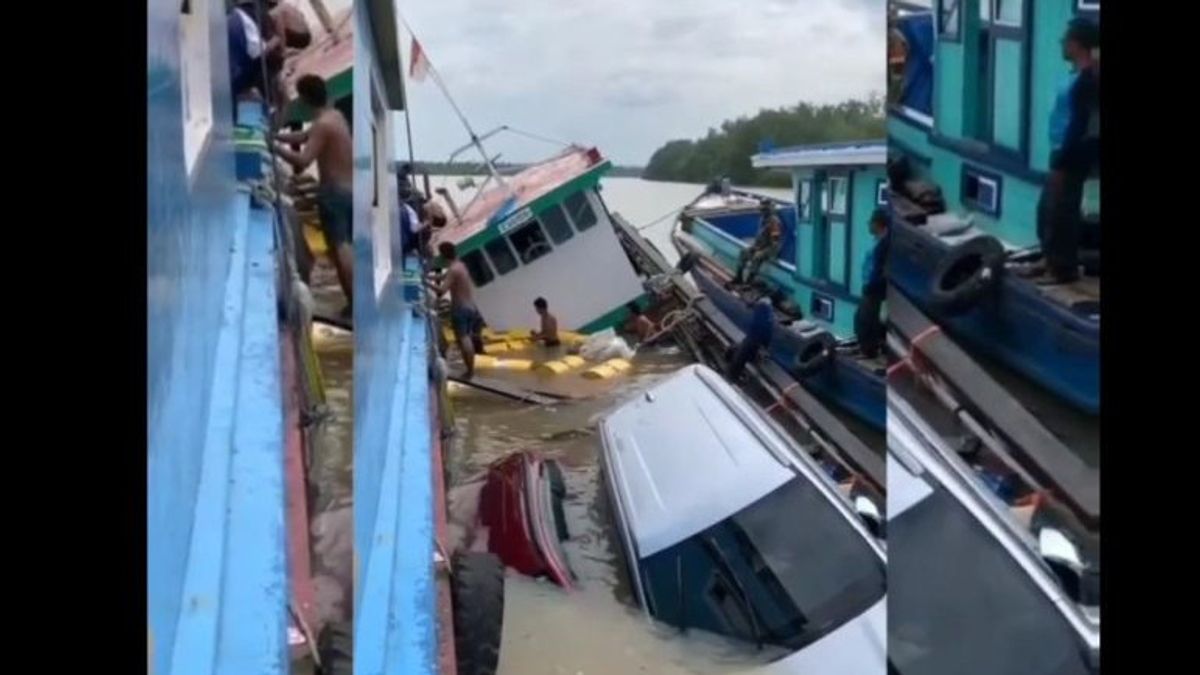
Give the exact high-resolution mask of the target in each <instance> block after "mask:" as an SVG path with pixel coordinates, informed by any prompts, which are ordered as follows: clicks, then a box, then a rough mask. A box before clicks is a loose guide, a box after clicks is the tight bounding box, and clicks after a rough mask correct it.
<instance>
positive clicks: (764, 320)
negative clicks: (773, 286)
mask: <svg viewBox="0 0 1200 675" xmlns="http://www.w3.org/2000/svg"><path fill="white" fill-rule="evenodd" d="M779 297H780V293H779V291H774V292H773V293H771V294H770V296H766V295H764V296H762V297H761V298H759V299H758V300H757V301H755V303H754V312H753V314H751V316H750V325H749V326H748V327H747V328H746V337H744V338H742V342H741V344H739V345H738V346H737V348H736V349H735V350H734V352H733V356H732V357H731V358H730V360H729V367H728V368H727V369H726V371H725V375H726V377H727V378H728V379H729V381H730V382H737V380H738V378H739V377H741V375H742V371H743V370H745V368H746V364H747V363H749V362H750V360H751V359H753V358H754V357H755V356H757V355H758V350H760V349H765V348H767V347H768V346H770V344H771V335H772V334H773V333H774V329H775V310H774V308H773V307H772V305H773V303H774V302H776V301H777V300H778V299H779Z"/></svg>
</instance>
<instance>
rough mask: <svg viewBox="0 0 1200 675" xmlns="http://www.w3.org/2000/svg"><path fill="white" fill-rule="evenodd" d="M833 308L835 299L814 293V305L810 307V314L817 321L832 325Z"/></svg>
mask: <svg viewBox="0 0 1200 675" xmlns="http://www.w3.org/2000/svg"><path fill="white" fill-rule="evenodd" d="M833 306H834V304H833V298H830V297H826V296H824V295H821V294H820V293H813V296H812V303H811V306H810V307H809V313H810V314H812V315H813V317H815V318H817V319H820V320H822V321H827V322H830V323H832V322H833Z"/></svg>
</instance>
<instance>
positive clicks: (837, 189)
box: [829, 177, 846, 216]
mask: <svg viewBox="0 0 1200 675" xmlns="http://www.w3.org/2000/svg"><path fill="white" fill-rule="evenodd" d="M829 213H830V214H832V215H838V216H841V215H845V214H846V179H845V178H841V177H838V178H830V179H829Z"/></svg>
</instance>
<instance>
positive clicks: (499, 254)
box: [483, 237, 517, 274]
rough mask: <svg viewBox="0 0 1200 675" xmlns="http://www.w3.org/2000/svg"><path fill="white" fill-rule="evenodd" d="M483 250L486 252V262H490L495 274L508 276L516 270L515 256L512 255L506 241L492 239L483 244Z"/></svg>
mask: <svg viewBox="0 0 1200 675" xmlns="http://www.w3.org/2000/svg"><path fill="white" fill-rule="evenodd" d="M483 250H484V251H486V252H487V257H488V260H491V261H492V267H495V268H496V273H497V274H508V273H509V272H511V271H513V270H515V269H517V256H515V255H513V251H512V248H510V247H509V245H508V240H507V239H505V238H503V237H500V238H498V239H493V240H491V241H489V242H488V243H487V244H484V246H483Z"/></svg>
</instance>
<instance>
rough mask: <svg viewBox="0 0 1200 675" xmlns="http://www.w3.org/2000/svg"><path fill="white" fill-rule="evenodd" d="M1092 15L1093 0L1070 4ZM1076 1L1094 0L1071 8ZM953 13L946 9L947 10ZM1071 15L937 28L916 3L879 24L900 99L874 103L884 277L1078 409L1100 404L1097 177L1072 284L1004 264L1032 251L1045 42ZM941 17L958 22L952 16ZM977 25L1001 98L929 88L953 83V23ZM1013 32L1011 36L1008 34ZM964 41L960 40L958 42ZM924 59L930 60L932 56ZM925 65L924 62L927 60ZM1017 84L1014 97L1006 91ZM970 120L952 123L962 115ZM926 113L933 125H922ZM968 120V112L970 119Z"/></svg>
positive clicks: (1043, 157) (1046, 73)
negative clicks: (882, 157)
mask: <svg viewBox="0 0 1200 675" xmlns="http://www.w3.org/2000/svg"><path fill="white" fill-rule="evenodd" d="M1079 4H1080V9H1079V12H1078V13H1079V14H1080V15H1092V14H1095V15H1097V18H1098V8H1099V3H1079ZM1084 4H1089V5H1090V4H1095V8H1094V10H1095V11H1092V9H1093V8H1089V9H1088V10H1086V11H1085V10H1084V9H1083V5H1084ZM955 16H957V15H955ZM1071 16H1072V12H1070V11H1067V12H1054V13H1047V11H1044V10H1042V9H1040V8H1039V9H1038V10H1037V11H1029V12H1026V13H1025V14H1024V15H1023V16H1022V17H1020V18H1019V20H1018V23H1019V24H1025V25H1024V26H1023V27H1021V28H1017V29H1016V32H1015V33H1014V32H1013V31H1014V29H1013V28H1012V27H1011V26H1009V25H1008V24H1006V23H1004V22H1005V21H1011V20H1012V17H1008V18H1004V19H1002V18H1000V17H996V18H993V19H990V20H984V19H981V20H980V23H979V24H978V25H959V26H956V27H955V26H951V28H952V29H953V30H952V32H953V34H947V33H946V32H942V33H938V31H937V30H936V28H935V25H934V24H935V22H934V21H932V20H931V13H930V12H929V10H928V8H924V9H921V8H911V9H908V10H906V11H904V12H901V13H899V14H898V16H897V17H896V18H895V20H894V21H893V26H892V30H891V33H890V34H891V37H890V39H891V40H892V41H893V42H894V43H898V44H902V45H903V49H900V50H896V51H897V53H899V54H903V59H904V63H902V64H900V65H901V66H902V68H903V71H904V77H903V80H904V82H903V92H904V93H903V95H902V96H901V97H900V98H899V99H898V100H896V101H894V102H893V103H892V105H891V106H890V107H889V111H888V136H889V138H888V144H889V150H890V152H891V155H892V156H891V157H890V159H889V170H888V171H889V179H890V189H891V197H890V201H891V203H892V206H893V216H894V217H893V227H892V240H893V241H892V249H891V259H890V263H889V265H890V269H889V277H890V280H891V283H892V284H893V286H894V287H896V288H898V289H899V290H900V291H901V292H902V293H904V295H905V296H907V297H908V298H909V299H910V300H911V301H912V302H913V303H914V304H916V305H917V306H918V307H919V308H920V309H921V310H922V311H923V312H925V313H927V314H929V315H930V316H932V317H933V318H934V319H935V320H936V321H937V323H938V324H939V325H940V326H941V327H942V328H944V329H945V330H946V331H947V332H949V333H950V334H952V335H953V336H954V337H955V338H957V339H960V340H962V341H963V342H964V343H965V344H968V345H969V346H970V347H971V348H972V349H973V350H975V351H977V352H978V353H980V354H984V355H987V356H990V357H992V358H994V359H996V360H997V361H999V362H1001V363H1003V364H1004V365H1006V366H1008V367H1009V368H1011V369H1013V370H1016V371H1017V372H1019V373H1021V374H1022V375H1024V376H1025V377H1027V378H1029V379H1030V380H1032V381H1033V382H1036V383H1038V384H1040V385H1041V386H1042V387H1044V388H1045V389H1047V390H1049V391H1051V392H1052V393H1054V394H1055V395H1057V396H1059V397H1061V398H1062V399H1064V400H1066V401H1068V402H1069V403H1071V404H1072V405H1073V406H1075V407H1077V408H1079V409H1080V410H1083V411H1084V412H1087V413H1090V414H1098V413H1099V411H1100V256H1099V253H1100V251H1099V244H1100V216H1099V212H1100V207H1099V198H1098V197H1099V179H1098V178H1094V179H1092V180H1089V181H1088V183H1087V184H1086V185H1085V189H1084V198H1083V204H1082V208H1081V216H1082V219H1083V226H1082V229H1083V232H1082V236H1081V251H1080V261H1081V263H1082V267H1083V269H1084V274H1083V275H1082V276H1081V277H1080V278H1079V280H1077V281H1075V282H1072V283H1065V284H1058V283H1048V282H1049V280H1048V279H1041V280H1036V281H1035V280H1031V279H1029V278H1024V277H1023V275H1022V274H1019V273H1018V272H1021V271H1023V270H1024V269H1026V268H1028V267H1030V266H1031V264H1035V263H1037V262H1038V261H1040V259H1041V252H1040V247H1039V246H1038V237H1037V232H1036V229H1037V228H1036V224H1037V208H1038V197H1039V193H1040V191H1041V189H1042V186H1043V184H1044V183H1045V181H1046V177H1047V170H1048V166H1049V155H1050V148H1049V145H1048V142H1047V141H1046V140H1045V139H1047V138H1048V132H1047V128H1048V127H1047V125H1048V124H1049V112H1050V108H1049V106H1050V105H1051V103H1052V97H1049V96H1042V95H1040V93H1039V94H1038V95H1036V96H1035V95H1034V93H1035V92H1051V91H1053V90H1054V89H1055V88H1057V87H1058V86H1059V85H1060V84H1061V83H1062V82H1063V81H1064V80H1065V78H1066V77H1068V68H1067V65H1066V64H1065V63H1063V62H1062V58H1061V49H1060V48H1059V46H1058V40H1059V38H1060V36H1061V35H1062V33H1063V30H1064V29H1065V28H1066V22H1067V20H1068V19H1069V18H1071ZM953 20H954V21H959V22H961V19H959V18H956V19H953ZM966 30H971V31H978V32H979V35H980V37H981V39H982V40H983V42H981V44H982V45H985V48H984V49H983V53H985V54H988V55H989V56H987V60H989V61H992V63H990V64H987V65H985V66H984V67H983V68H982V72H985V73H987V75H986V78H987V79H989V80H991V79H992V78H999V77H1002V76H1003V77H1005V78H1008V79H1005V80H999V79H996V80H994V82H990V81H989V82H984V83H983V84H981V86H980V88H979V91H980V92H990V91H991V90H992V87H993V84H994V85H995V86H997V87H999V86H1001V85H1002V86H1003V87H1004V88H1005V90H1006V91H1015V92H1018V95H1016V96H1014V97H997V98H995V99H994V100H993V99H992V98H991V97H990V95H988V94H983V95H984V96H985V97H987V98H984V99H981V100H968V98H964V97H963V96H957V97H954V96H950V97H933V96H931V95H930V92H931V91H932V90H933V89H934V88H937V89H938V90H943V89H944V90H947V91H948V90H951V89H955V88H956V87H959V84H957V83H958V82H959V79H957V78H960V77H961V72H962V70H961V69H962V68H963V67H964V64H968V63H969V64H973V65H972V66H971V67H973V68H979V65H978V64H975V63H974V61H964V59H974V58H975V55H974V54H970V55H969V54H967V53H966V52H964V50H963V49H962V44H963V42H962V40H963V38H962V37H960V36H959V35H958V33H959V32H960V31H966ZM1021 36H1024V37H1021ZM968 51H970V50H968ZM935 56H936V58H935ZM934 65H936V67H934ZM1020 92H1024V93H1020ZM968 112H969V113H970V114H971V115H973V116H975V117H978V118H979V120H981V121H984V124H983V125H982V126H983V128H975V127H979V126H980V125H978V124H973V123H972V124H967V123H964V121H963V120H964V118H965V117H967V116H968V115H967V113H968ZM935 120H937V121H938V122H937V124H935ZM972 122H974V120H972Z"/></svg>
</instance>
